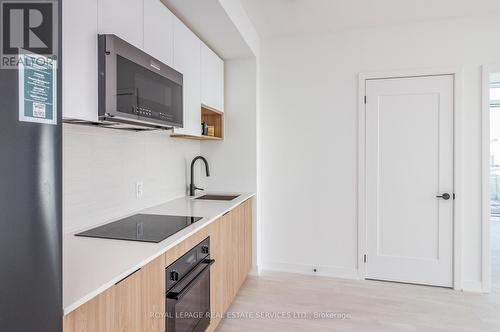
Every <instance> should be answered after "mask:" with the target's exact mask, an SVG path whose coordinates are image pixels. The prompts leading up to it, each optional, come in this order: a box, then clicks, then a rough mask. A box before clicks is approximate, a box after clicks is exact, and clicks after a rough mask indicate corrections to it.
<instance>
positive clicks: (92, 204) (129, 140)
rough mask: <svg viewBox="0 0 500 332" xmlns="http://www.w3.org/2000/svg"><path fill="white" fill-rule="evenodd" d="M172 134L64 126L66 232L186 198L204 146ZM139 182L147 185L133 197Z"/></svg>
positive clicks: (166, 132) (64, 208)
mask: <svg viewBox="0 0 500 332" xmlns="http://www.w3.org/2000/svg"><path fill="white" fill-rule="evenodd" d="M169 136H170V131H154V132H146V133H144V132H142V133H141V132H131V131H121V130H113V129H105V128H98V127H88V126H79V125H68V124H65V125H64V127H63V194H64V195H63V197H64V199H63V215H64V218H63V220H64V221H63V228H64V232H65V233H67V232H72V231H75V230H80V229H83V228H87V227H90V226H93V225H96V224H99V223H103V222H109V221H110V220H113V219H116V218H120V217H123V216H125V215H127V214H130V213H133V212H136V211H138V210H141V209H143V208H146V207H150V206H153V205H157V204H160V203H163V202H165V201H168V200H170V199H173V198H176V197H180V196H185V195H186V194H187V183H189V165H190V163H191V160H192V158H193V157H194V156H196V155H198V154H199V153H200V143H199V142H197V141H189V140H182V139H173V138H171V137H169ZM198 166H199V165H198ZM197 177H199V167H198V168H197ZM137 181H142V182H143V185H144V187H143V188H144V193H143V197H142V198H140V199H137V198H136V193H135V190H136V189H135V188H136V187H135V186H136V182H137Z"/></svg>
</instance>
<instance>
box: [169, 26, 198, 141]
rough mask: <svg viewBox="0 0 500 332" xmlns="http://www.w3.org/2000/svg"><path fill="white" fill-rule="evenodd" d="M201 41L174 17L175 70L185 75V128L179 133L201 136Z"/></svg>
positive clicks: (179, 130)
mask: <svg viewBox="0 0 500 332" xmlns="http://www.w3.org/2000/svg"><path fill="white" fill-rule="evenodd" d="M200 46H201V41H200V39H199V38H198V37H197V36H196V35H195V34H194V33H193V32H192V31H191V30H189V29H188V28H187V27H186V26H185V25H184V23H182V22H181V21H180V20H179V19H178V18H176V17H174V68H175V69H176V70H177V71H179V72H181V73H182V74H183V97H184V98H183V102H184V128H182V129H178V130H176V132H178V133H183V134H191V135H200V134H201V84H200V76H201V68H200V67H201V66H200V65H201V56H200Z"/></svg>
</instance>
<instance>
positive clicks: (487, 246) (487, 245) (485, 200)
mask: <svg viewBox="0 0 500 332" xmlns="http://www.w3.org/2000/svg"><path fill="white" fill-rule="evenodd" d="M491 73H500V64H492V65H483V66H482V86H481V89H482V106H481V110H482V111H481V283H482V291H483V292H485V293H489V292H491V239H490V235H491V228H490V89H489V86H490V74H491Z"/></svg>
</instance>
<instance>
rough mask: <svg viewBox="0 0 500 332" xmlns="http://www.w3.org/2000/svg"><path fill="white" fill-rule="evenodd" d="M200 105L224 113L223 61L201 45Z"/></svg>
mask: <svg viewBox="0 0 500 332" xmlns="http://www.w3.org/2000/svg"><path fill="white" fill-rule="evenodd" d="M201 103H202V104H204V105H207V106H210V107H213V108H215V109H217V110H219V111H224V61H222V59H221V58H219V57H218V56H217V54H215V53H214V52H213V51H212V50H211V49H210V48H208V46H207V45H205V44H204V43H202V44H201Z"/></svg>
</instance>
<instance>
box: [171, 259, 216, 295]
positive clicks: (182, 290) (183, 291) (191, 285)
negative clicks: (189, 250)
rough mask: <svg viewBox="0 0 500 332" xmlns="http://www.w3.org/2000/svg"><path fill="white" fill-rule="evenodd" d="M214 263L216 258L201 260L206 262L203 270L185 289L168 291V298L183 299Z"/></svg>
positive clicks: (203, 262)
mask: <svg viewBox="0 0 500 332" xmlns="http://www.w3.org/2000/svg"><path fill="white" fill-rule="evenodd" d="M213 263H215V259H205V260H203V261H202V262H201V264H206V266H205V267H204V268H203V270H201V271H200V272H198V274H197V275H196V276H195V277H194V278H193V279H191V281H189V282H188V284H187V285H186V286H185V287H184V288H183V289H181V290H180V291H179V292H168V293H167V298H169V299H172V300H180V299H182V297H183V296H184V295H186V293H187V292H189V290H190V289H191V287H193V286H194V285H195V284H196V282H197V281H198V279H200V278H201V276H203V274H205V272H207V270H209V269H210V265H212V264H213Z"/></svg>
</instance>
